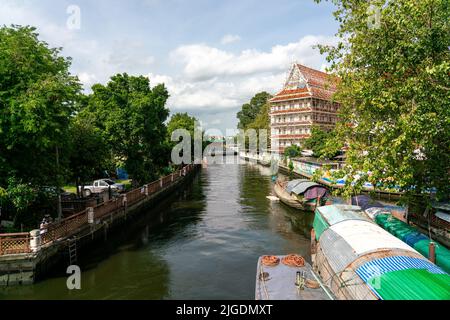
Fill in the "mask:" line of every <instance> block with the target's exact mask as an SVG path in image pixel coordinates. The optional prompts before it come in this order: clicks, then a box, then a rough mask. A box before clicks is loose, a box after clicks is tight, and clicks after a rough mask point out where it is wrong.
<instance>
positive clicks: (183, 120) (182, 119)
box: [167, 113, 207, 163]
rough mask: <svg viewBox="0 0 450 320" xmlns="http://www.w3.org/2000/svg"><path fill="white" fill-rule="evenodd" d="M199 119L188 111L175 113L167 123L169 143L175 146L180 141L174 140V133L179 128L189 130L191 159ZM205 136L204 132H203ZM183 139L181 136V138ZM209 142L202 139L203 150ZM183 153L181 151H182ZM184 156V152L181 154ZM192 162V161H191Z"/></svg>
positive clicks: (192, 157)
mask: <svg viewBox="0 0 450 320" xmlns="http://www.w3.org/2000/svg"><path fill="white" fill-rule="evenodd" d="M196 123H198V120H197V119H196V118H195V117H191V116H190V115H188V114H187V113H175V114H174V115H173V116H172V117H171V118H170V121H169V123H168V124H167V139H168V141H169V142H168V143H169V145H170V146H171V147H172V148H173V147H174V146H175V145H176V144H177V143H179V142H180V141H172V139H171V137H172V133H173V132H174V131H175V130H177V129H184V130H187V131H188V132H189V135H190V147H191V155H190V156H191V158H190V159H191V161H193V159H194V137H195V130H196V128H195V126H196ZM202 136H203V133H202ZM180 140H181V138H180ZM206 143H207V142H206V141H203V139H202V150H203V148H204V146H205V144H206ZM180 153H181V152H180ZM180 156H182V154H180ZM189 163H190V162H189Z"/></svg>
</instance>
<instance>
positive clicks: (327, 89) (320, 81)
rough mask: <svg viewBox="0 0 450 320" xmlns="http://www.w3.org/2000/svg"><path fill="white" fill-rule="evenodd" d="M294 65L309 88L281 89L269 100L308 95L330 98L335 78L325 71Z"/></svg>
mask: <svg viewBox="0 0 450 320" xmlns="http://www.w3.org/2000/svg"><path fill="white" fill-rule="evenodd" d="M296 66H297V67H298V69H299V70H300V72H301V73H302V75H303V76H304V77H305V79H306V81H307V84H308V87H309V88H308V87H305V88H301V89H283V90H282V91H280V92H279V93H277V94H276V95H275V96H274V97H273V98H272V99H271V100H270V101H271V102H277V101H286V100H293V99H301V98H308V97H313V98H317V99H323V100H331V98H332V96H333V93H334V92H335V91H336V82H337V81H338V79H337V78H335V77H332V76H331V75H329V74H327V73H325V72H322V71H319V70H315V69H311V68H308V67H306V66H303V65H301V64H297V65H296Z"/></svg>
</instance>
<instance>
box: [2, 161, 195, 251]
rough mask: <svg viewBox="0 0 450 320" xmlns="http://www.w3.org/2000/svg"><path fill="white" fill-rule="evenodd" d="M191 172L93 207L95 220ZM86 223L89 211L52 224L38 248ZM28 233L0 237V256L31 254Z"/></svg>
mask: <svg viewBox="0 0 450 320" xmlns="http://www.w3.org/2000/svg"><path fill="white" fill-rule="evenodd" d="M193 169H194V165H192V164H190V165H187V166H185V167H184V168H183V169H181V170H178V171H176V172H174V173H172V174H170V175H168V176H165V177H163V178H161V179H159V180H157V181H154V182H152V183H150V184H147V185H144V186H142V187H140V188H137V189H134V190H131V191H129V192H127V193H126V194H124V195H122V196H121V197H120V198H115V199H111V200H109V201H107V202H104V203H102V204H100V205H97V206H95V207H94V208H93V210H94V219H96V220H98V219H102V218H103V217H105V216H108V215H109V216H114V215H115V214H117V213H119V212H120V211H122V210H124V207H125V206H131V205H133V204H136V203H139V202H140V201H142V200H144V199H145V198H146V197H147V196H150V195H152V194H154V193H156V192H158V191H160V190H162V189H165V188H167V187H168V186H170V185H172V184H173V183H175V182H176V181H178V180H179V179H181V178H182V177H183V176H185V175H186V174H187V173H188V172H190V171H192V170H193ZM87 224H89V208H87V209H85V210H83V211H81V212H79V213H76V214H74V215H72V216H70V217H67V218H65V219H63V220H61V221H57V222H53V223H50V224H48V225H46V226H45V227H42V228H41V229H40V231H41V233H40V236H41V245H45V244H48V243H52V242H54V241H56V240H60V239H65V238H68V237H71V236H73V235H74V234H76V233H77V232H78V231H79V229H80V228H82V227H84V226H86V225H87ZM30 240H31V236H30V233H5V234H0V256H1V255H7V254H20V253H29V252H31V248H30Z"/></svg>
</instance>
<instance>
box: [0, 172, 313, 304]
mask: <svg viewBox="0 0 450 320" xmlns="http://www.w3.org/2000/svg"><path fill="white" fill-rule="evenodd" d="M270 178H271V177H270V172H269V169H268V168H264V167H261V166H259V165H251V164H240V165H238V164H235V165H230V164H227V165H210V166H209V167H208V168H207V169H203V170H202V171H201V172H200V173H199V174H198V176H197V177H196V178H195V180H194V181H193V182H192V184H191V185H190V186H189V187H188V188H187V189H186V190H184V191H181V192H180V193H179V194H176V195H174V196H173V197H171V198H169V199H167V200H166V201H165V202H163V203H161V205H160V206H158V207H156V208H154V209H152V210H153V212H157V213H158V214H157V217H156V220H158V224H157V225H156V226H155V218H150V216H152V217H154V216H155V215H154V214H152V215H150V214H148V215H147V216H143V218H141V219H139V220H138V221H134V222H133V223H130V224H128V225H127V226H125V227H123V230H120V231H119V232H116V233H115V234H114V235H113V236H112V235H111V236H109V238H108V241H107V242H106V243H98V244H96V246H95V248H93V249H92V250H90V252H86V251H88V250H83V251H84V252H83V254H82V256H81V258H80V266H81V269H82V279H81V286H82V289H81V290H74V291H69V290H68V289H67V287H66V277H65V273H64V272H65V270H64V269H63V268H60V270H56V272H55V273H53V274H51V275H49V276H48V277H47V278H46V279H44V280H41V281H39V282H38V283H36V284H35V285H32V286H23V287H14V288H0V299H253V298H254V290H255V273H256V262H257V259H258V257H259V256H260V255H264V254H287V253H300V254H302V255H304V256H305V257H307V258H308V259H309V257H310V252H309V227H308V225H310V224H312V219H313V216H312V214H305V213H301V212H299V211H295V210H293V209H290V208H288V207H286V206H284V205H282V204H278V203H271V202H270V201H269V200H267V199H266V196H267V195H269V194H270V192H271V186H272V182H271V179H270ZM160 222H161V223H160Z"/></svg>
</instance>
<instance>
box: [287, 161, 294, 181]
mask: <svg viewBox="0 0 450 320" xmlns="http://www.w3.org/2000/svg"><path fill="white" fill-rule="evenodd" d="M288 167H289V178H292V177H293V175H294V163H293V162H292V160H289V166H288Z"/></svg>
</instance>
